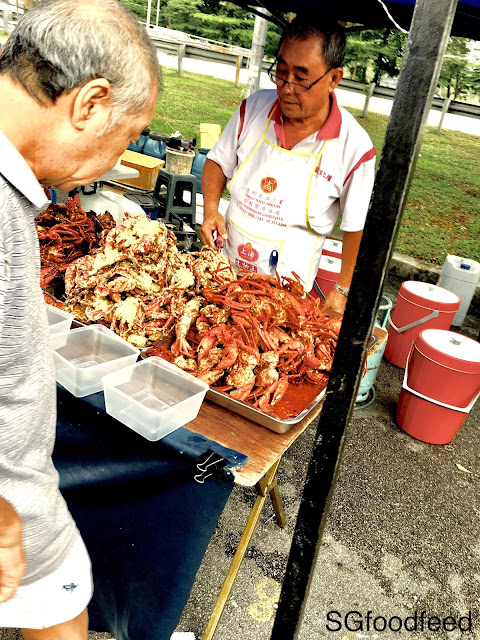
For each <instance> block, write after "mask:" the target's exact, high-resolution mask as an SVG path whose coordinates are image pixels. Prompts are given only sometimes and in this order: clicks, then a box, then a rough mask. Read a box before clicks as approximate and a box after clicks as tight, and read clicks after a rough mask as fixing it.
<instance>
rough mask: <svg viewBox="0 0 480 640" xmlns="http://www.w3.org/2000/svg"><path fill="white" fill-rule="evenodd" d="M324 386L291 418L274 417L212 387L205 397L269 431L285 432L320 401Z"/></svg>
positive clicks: (323, 393)
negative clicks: (306, 405)
mask: <svg viewBox="0 0 480 640" xmlns="http://www.w3.org/2000/svg"><path fill="white" fill-rule="evenodd" d="M325 392H326V388H325V389H322V391H320V393H319V394H318V396H317V397H316V398H315V399H314V400H312V402H311V403H310V404H309V405H308V407H306V408H305V409H304V410H303V411H302V412H301V413H299V414H298V415H296V416H293V417H292V418H284V419H280V418H275V417H274V416H269V415H268V414H267V413H264V412H263V411H260V410H259V409H255V407H250V406H249V405H248V404H245V403H244V402H241V401H240V400H235V399H234V398H230V397H229V396H227V395H225V394H224V393H220V391H215V390H214V389H209V390H208V391H207V395H206V396H205V398H206V399H207V400H210V401H211V402H214V403H215V404H218V405H219V406H221V407H223V408H224V409H228V410H229V411H231V412H232V413H237V414H238V415H239V416H242V418H247V420H251V421H252V422H256V423H257V424H259V425H261V426H262V427H266V428H267V429H270V430H271V431H275V432H276V433H286V432H287V431H288V430H289V429H290V428H291V427H292V426H293V425H294V424H297V422H300V421H301V420H303V419H304V418H306V417H307V416H308V414H309V413H310V412H311V411H313V410H314V409H315V407H316V406H317V405H318V404H319V402H321V401H322V400H323V398H324V396H325Z"/></svg>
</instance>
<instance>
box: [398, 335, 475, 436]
mask: <svg viewBox="0 0 480 640" xmlns="http://www.w3.org/2000/svg"><path fill="white" fill-rule="evenodd" d="M479 394H480V343H478V342H476V341H475V340H472V339H471V338H468V337H467V336H464V335H461V334H459V333H454V332H453V331H446V330H444V329H424V330H423V331H421V332H420V334H419V335H418V336H417V338H416V339H415V342H414V343H413V345H412V349H411V352H410V356H409V358H408V362H407V366H406V368H405V375H404V378H403V386H402V390H401V392H400V397H399V399H398V405H397V422H398V425H399V426H400V427H401V428H402V429H403V430H404V431H405V432H406V433H408V434H409V435H411V436H413V437H414V438H416V439H417V440H422V441H423V442H429V443H430V444H447V443H448V442H451V441H452V440H453V438H454V437H455V435H456V433H457V431H458V430H459V429H460V427H461V426H462V424H463V423H464V421H465V419H466V417H467V415H468V413H469V412H470V410H471V408H472V407H473V405H474V404H475V401H476V400H477V398H478V396H479Z"/></svg>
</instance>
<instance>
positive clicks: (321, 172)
mask: <svg viewBox="0 0 480 640" xmlns="http://www.w3.org/2000/svg"><path fill="white" fill-rule="evenodd" d="M345 41H346V39H345V33H344V31H343V29H342V28H341V27H340V26H339V25H338V23H336V22H330V21H328V20H322V19H321V18H318V19H317V22H316V21H315V19H314V18H312V16H311V15H309V16H305V17H301V16H297V18H295V19H294V20H293V21H292V23H290V24H289V25H288V26H287V28H286V31H285V33H284V34H283V36H282V39H281V41H280V47H279V51H278V55H277V60H276V62H275V64H274V65H273V67H272V69H271V70H270V77H271V79H272V80H273V82H275V84H276V86H277V89H276V91H275V90H263V91H258V92H257V93H255V94H253V95H252V96H250V97H249V98H247V99H246V100H244V101H243V102H242V104H241V105H240V107H239V108H238V109H237V111H236V113H235V114H234V115H233V117H232V118H231V120H230V122H229V123H228V124H227V126H226V128H225V130H224V132H223V133H222V135H221V136H220V138H219V140H218V142H217V143H216V145H215V146H214V147H213V149H212V150H211V151H210V153H209V154H208V156H207V160H206V162H205V165H204V169H203V174H202V192H203V196H204V222H203V224H202V227H201V236H202V239H203V241H204V242H205V244H208V245H210V246H212V247H214V246H215V241H216V237H215V235H216V234H219V235H220V236H222V237H223V239H224V241H225V246H224V250H225V252H226V254H227V255H228V256H229V257H230V258H231V260H232V263H233V264H234V265H235V266H237V267H238V268H243V269H247V270H250V271H253V272H255V273H272V274H273V273H275V270H277V272H278V273H279V274H280V275H288V276H290V275H291V274H292V272H295V273H296V274H298V276H299V277H300V278H301V280H302V282H303V284H304V288H305V290H307V291H309V290H310V289H311V288H312V286H313V281H314V279H315V275H316V273H317V270H318V265H319V261H320V256H321V253H322V247H323V242H324V239H325V237H326V236H327V235H328V234H329V233H330V232H331V231H332V229H333V227H334V225H335V222H336V219H337V216H338V213H339V210H340V209H341V211H342V222H341V229H342V230H343V232H344V233H343V253H342V270H341V273H340V275H339V279H338V282H337V283H336V285H335V289H334V290H333V291H332V292H331V293H330V294H328V296H327V299H326V304H327V306H328V307H330V308H332V309H335V310H336V311H339V312H343V310H344V308H345V302H346V297H347V295H348V289H349V286H350V281H351V278H352V274H353V269H354V266H355V260H356V257H357V253H358V247H359V244H360V239H361V236H362V229H363V226H364V222H365V217H366V214H367V209H368V204H369V201H370V195H371V191H372V187H373V180H374V170H375V149H374V148H373V145H372V142H371V140H370V138H369V136H368V134H367V133H366V131H365V130H364V129H363V128H362V127H361V126H360V125H359V124H358V123H357V122H356V120H355V119H354V118H353V116H352V115H351V114H350V113H348V112H347V111H345V110H344V109H342V108H341V107H339V106H338V105H337V101H336V98H335V93H334V89H335V88H336V87H337V85H338V83H339V82H340V80H341V78H342V76H343V69H342V67H341V65H342V63H343V57H344V54H345ZM227 181H228V185H227ZM226 185H227V186H228V189H229V191H230V195H231V200H230V204H229V208H228V210H227V213H226V217H225V220H224V219H223V217H222V215H221V214H220V213H219V211H218V204H219V200H220V198H221V195H222V192H223V189H224V188H225V186H226Z"/></svg>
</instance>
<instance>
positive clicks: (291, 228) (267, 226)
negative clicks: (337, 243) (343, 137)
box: [225, 116, 329, 291]
mask: <svg viewBox="0 0 480 640" xmlns="http://www.w3.org/2000/svg"><path fill="white" fill-rule="evenodd" d="M270 121H271V116H269V118H268V120H267V125H266V127H265V129H264V131H263V134H262V136H261V138H260V140H259V141H258V142H257V144H256V145H255V147H254V149H253V150H252V152H251V153H250V155H249V156H248V157H247V158H246V160H245V161H244V162H243V163H242V165H241V166H240V167H239V168H238V170H237V171H236V173H235V174H234V176H233V177H232V179H231V181H230V184H229V186H228V188H229V190H230V195H231V200H230V205H229V207H228V211H227V214H226V225H227V233H228V237H227V239H226V244H225V252H226V254H227V255H228V256H229V257H230V258H231V260H232V264H233V265H234V266H235V267H237V268H243V269H247V270H248V271H252V272H254V273H270V274H272V275H273V274H274V273H275V270H276V271H277V272H278V273H279V274H280V275H285V276H291V274H292V272H295V273H296V274H297V275H298V276H299V277H300V279H301V281H302V283H303V284H304V288H305V290H306V291H310V289H311V288H312V286H313V281H314V279H315V275H316V273H317V270H318V263H319V260H320V255H321V253H322V247H323V241H324V236H321V235H319V234H318V233H316V232H315V231H313V230H312V229H311V227H310V222H309V217H308V207H309V205H310V206H314V205H315V203H314V202H310V188H311V184H312V180H314V179H315V177H316V176H315V174H316V171H318V167H319V165H320V160H321V157H322V154H323V152H324V150H325V147H326V146H327V144H328V142H329V141H328V140H326V141H325V142H324V144H323V145H322V147H321V149H320V151H319V152H318V153H316V154H315V153H307V152H298V151H290V150H288V149H283V148H282V147H280V146H278V145H276V144H273V143H271V142H269V141H268V140H267V139H266V137H265V136H266V133H267V129H268V127H269V125H270Z"/></svg>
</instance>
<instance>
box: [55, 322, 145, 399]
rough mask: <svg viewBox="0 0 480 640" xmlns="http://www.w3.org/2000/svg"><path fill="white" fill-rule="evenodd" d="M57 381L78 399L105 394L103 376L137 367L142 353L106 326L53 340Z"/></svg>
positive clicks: (94, 326) (62, 334) (60, 335)
mask: <svg viewBox="0 0 480 640" xmlns="http://www.w3.org/2000/svg"><path fill="white" fill-rule="evenodd" d="M52 346H53V349H54V352H53V358H54V361H55V377H56V380H57V382H58V383H60V384H61V385H62V386H63V387H65V389H67V390H68V391H70V393H73V395H74V396H76V397H77V398H82V397H83V396H88V395H90V394H91V393H97V392H98V391H102V389H103V385H102V376H105V375H107V373H112V372H113V371H116V370H117V369H121V368H122V367H127V366H128V365H131V364H133V363H134V362H135V361H136V360H137V358H138V355H139V353H140V350H139V349H137V348H136V347H133V346H132V345H131V344H129V343H128V342H127V341H126V340H124V339H123V338H120V337H119V336H117V334H116V333H114V332H113V331H110V329H107V328H106V327H103V326H102V325H92V326H89V327H80V328H78V329H72V330H71V331H68V332H67V333H57V334H54V335H53V336H52Z"/></svg>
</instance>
